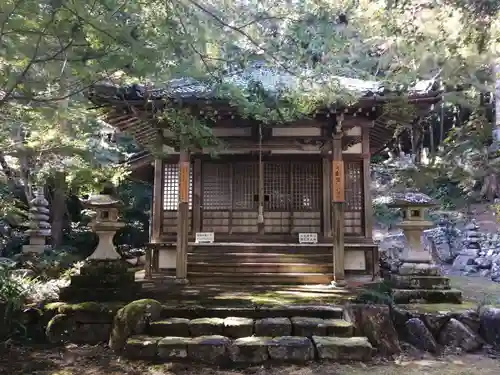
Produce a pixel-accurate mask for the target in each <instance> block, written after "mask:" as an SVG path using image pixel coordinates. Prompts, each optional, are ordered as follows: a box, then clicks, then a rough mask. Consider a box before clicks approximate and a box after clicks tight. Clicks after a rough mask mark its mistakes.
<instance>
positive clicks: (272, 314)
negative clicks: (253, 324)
mask: <svg viewBox="0 0 500 375" xmlns="http://www.w3.org/2000/svg"><path fill="white" fill-rule="evenodd" d="M295 316H303V317H311V318H323V319H342V318H343V316H344V309H343V307H342V306H335V305H295V304H293V305H283V306H272V307H266V306H259V307H258V308H254V307H202V306H186V307H164V309H163V310H162V312H161V317H162V319H167V318H177V317H183V318H187V319H197V318H222V319H225V318H226V317H240V318H251V319H264V318H281V317H285V318H292V317H295Z"/></svg>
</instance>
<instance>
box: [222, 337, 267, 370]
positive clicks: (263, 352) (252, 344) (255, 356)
mask: <svg viewBox="0 0 500 375" xmlns="http://www.w3.org/2000/svg"><path fill="white" fill-rule="evenodd" d="M271 340H272V338H270V337H255V336H253V337H242V338H239V339H236V340H234V341H233V343H232V344H231V345H230V347H229V356H230V358H231V360H232V361H233V362H236V363H253V364H256V363H263V362H265V361H266V360H267V359H268V358H269V353H268V346H269V343H270V342H271Z"/></svg>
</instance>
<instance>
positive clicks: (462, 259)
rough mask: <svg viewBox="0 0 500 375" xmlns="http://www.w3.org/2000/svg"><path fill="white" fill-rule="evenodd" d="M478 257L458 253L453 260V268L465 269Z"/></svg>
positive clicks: (457, 269)
mask: <svg viewBox="0 0 500 375" xmlns="http://www.w3.org/2000/svg"><path fill="white" fill-rule="evenodd" d="M475 259H476V257H475V255H464V254H460V255H458V256H457V257H456V258H455V260H454V261H453V266H452V268H453V269H454V270H455V271H463V270H464V269H465V267H466V266H471V265H474V260H475Z"/></svg>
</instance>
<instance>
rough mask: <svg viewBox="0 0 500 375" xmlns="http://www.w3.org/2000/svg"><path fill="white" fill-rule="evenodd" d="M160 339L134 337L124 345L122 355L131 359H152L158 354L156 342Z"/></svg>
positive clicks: (143, 336)
mask: <svg viewBox="0 0 500 375" xmlns="http://www.w3.org/2000/svg"><path fill="white" fill-rule="evenodd" d="M160 339H161V337H154V336H145V335H134V336H132V337H129V338H128V339H127V341H126V343H125V347H124V350H123V352H124V353H123V354H124V355H125V356H126V357H127V358H133V359H154V358H155V357H156V356H157V353H158V341H160Z"/></svg>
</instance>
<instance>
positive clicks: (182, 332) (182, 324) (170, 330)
mask: <svg viewBox="0 0 500 375" xmlns="http://www.w3.org/2000/svg"><path fill="white" fill-rule="evenodd" d="M147 332H148V333H149V334H151V335H154V336H161V337H166V336H171V337H189V319H184V318H170V319H164V320H158V321H156V322H152V323H151V324H150V325H149V327H148V328H147Z"/></svg>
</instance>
